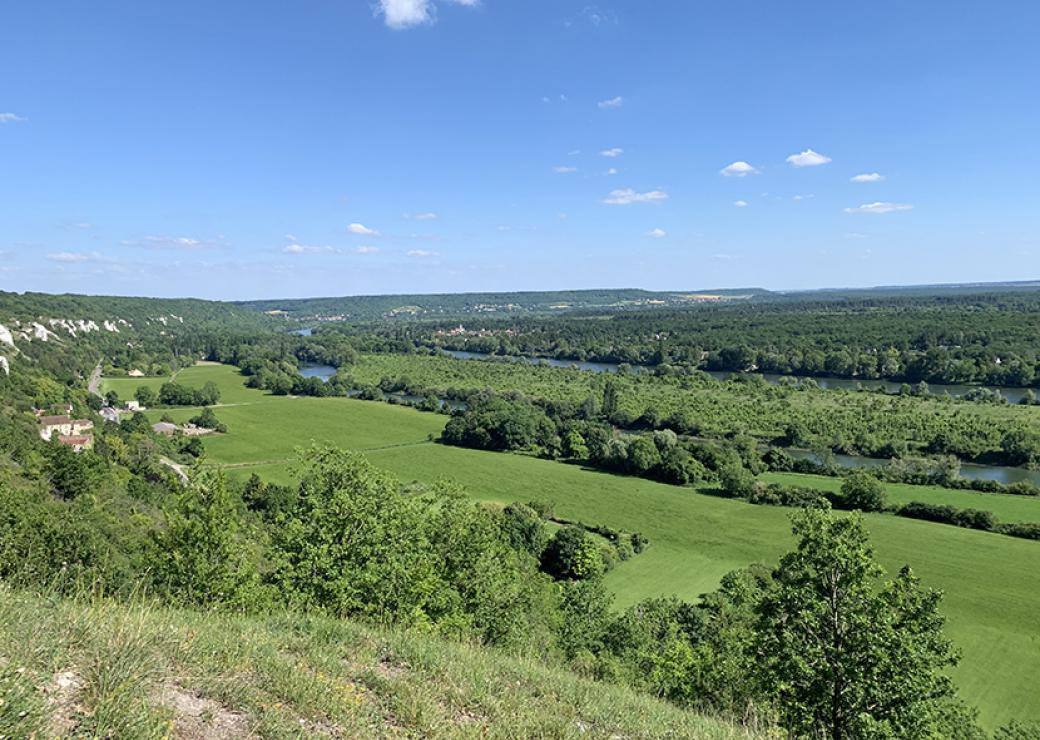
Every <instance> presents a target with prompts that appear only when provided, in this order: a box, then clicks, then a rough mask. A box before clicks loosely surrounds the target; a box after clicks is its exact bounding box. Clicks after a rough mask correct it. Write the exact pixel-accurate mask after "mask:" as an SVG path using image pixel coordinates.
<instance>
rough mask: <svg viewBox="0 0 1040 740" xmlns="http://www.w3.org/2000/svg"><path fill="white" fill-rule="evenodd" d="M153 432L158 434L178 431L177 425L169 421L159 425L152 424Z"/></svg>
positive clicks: (161, 422)
mask: <svg viewBox="0 0 1040 740" xmlns="http://www.w3.org/2000/svg"><path fill="white" fill-rule="evenodd" d="M152 430H153V431H156V432H175V431H177V425H176V424H171V423H170V422H168V421H160V422H159V423H158V424H152Z"/></svg>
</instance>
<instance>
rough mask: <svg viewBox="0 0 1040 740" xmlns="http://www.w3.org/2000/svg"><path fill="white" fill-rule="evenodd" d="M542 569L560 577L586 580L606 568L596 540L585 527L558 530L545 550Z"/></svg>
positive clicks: (557, 577)
mask: <svg viewBox="0 0 1040 740" xmlns="http://www.w3.org/2000/svg"><path fill="white" fill-rule="evenodd" d="M542 569H543V570H544V571H545V572H546V573H548V574H549V575H551V576H552V577H553V578H556V579H557V580H582V579H584V578H592V577H594V576H597V575H600V574H601V573H603V571H604V563H603V558H602V556H601V554H600V551H599V547H598V546H597V545H596V542H595V540H593V539H592V537H591V536H589V534H588V532H586V531H585V530H584V529H583V528H582V527H575V526H566V527H563V528H562V529H560V530H558V531H557V532H556V534H555V535H553V538H552V539H551V540H549V545H548V546H547V547H546V548H545V552H543V553H542Z"/></svg>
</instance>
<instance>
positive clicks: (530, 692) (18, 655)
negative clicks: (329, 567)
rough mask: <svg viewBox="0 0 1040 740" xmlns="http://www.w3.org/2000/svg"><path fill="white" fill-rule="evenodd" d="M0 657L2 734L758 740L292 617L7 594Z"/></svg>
mask: <svg viewBox="0 0 1040 740" xmlns="http://www.w3.org/2000/svg"><path fill="white" fill-rule="evenodd" d="M0 645H3V649H4V653H3V655H2V659H0V737H119V738H131V737H133V738H160V737H173V738H222V739H223V738H247V737H249V738H252V737H270V738H283V737H284V738H295V737H335V738H360V737H366V738H369V737H370V738H377V737H423V738H460V737H461V738H466V737H472V738H478V737H479V738H489V737H491V738H521V737H554V738H570V737H575V738H576V737H583V738H617V737H628V738H658V737H673V738H680V737H681V738H718V739H720V740H721V739H723V738H749V737H753V736H752V735H749V734H748V733H746V732H745V731H743V730H738V729H736V728H735V727H733V726H731V725H728V724H726V723H724V722H721V721H718V720H715V719H711V718H706V717H704V716H701V715H697V714H694V713H692V712H688V711H685V710H682V709H679V708H677V707H675V706H674V705H672V704H668V703H666V702H664V701H659V700H657V699H653V698H651V697H649V696H645V695H640V694H636V693H634V692H632V691H629V690H626V689H622V688H618V687H614V686H611V685H609V684H605V683H600V682H593V681H589V680H583V679H581V678H578V677H576V676H575V675H574V674H572V673H569V672H567V671H564V670H562V669H561V670H558V669H552V668H548V667H545V666H544V665H543V664H541V663H540V662H539V661H538V660H537V659H521V658H513V657H509V656H507V655H505V654H503V653H500V652H496V651H493V650H488V649H481V648H476V647H470V646H466V645H462V644H458V643H449V642H445V641H441V640H439V639H437V638H436V637H432V636H429V635H421V634H417V633H413V632H404V631H381V630H378V629H374V628H371V627H363V626H360V625H357V624H354V623H351V622H345V621H339V620H332V619H317V618H313V617H306V616H302V615H296V614H284V615H281V616H272V617H266V618H244V617H235V616H228V615H222V614H218V613H206V614H202V613H198V612H189V611H176V610H171V609H161V608H156V607H150V606H144V605H132V606H127V605H125V604H120V603H118V602H114V601H100V600H96V599H95V600H92V601H91V603H87V604H79V603H74V602H69V601H61V600H54V599H52V598H50V597H40V596H36V595H33V594H30V593H25V592H17V591H12V590H10V589H9V588H8V587H7V586H4V585H3V584H0Z"/></svg>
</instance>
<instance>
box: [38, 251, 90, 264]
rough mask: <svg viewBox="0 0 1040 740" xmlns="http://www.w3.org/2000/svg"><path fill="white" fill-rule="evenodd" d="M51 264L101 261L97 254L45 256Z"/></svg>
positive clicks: (76, 253)
mask: <svg viewBox="0 0 1040 740" xmlns="http://www.w3.org/2000/svg"><path fill="white" fill-rule="evenodd" d="M47 259H49V260H50V261H51V262H91V261H93V260H99V259H101V255H100V254H98V253H97V252H53V253H51V254H48V255H47Z"/></svg>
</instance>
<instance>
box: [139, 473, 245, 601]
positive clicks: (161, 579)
mask: <svg viewBox="0 0 1040 740" xmlns="http://www.w3.org/2000/svg"><path fill="white" fill-rule="evenodd" d="M167 521H168V526H167V528H166V529H165V530H163V531H161V532H158V533H157V534H156V535H155V536H154V537H155V551H154V562H155V570H154V578H155V581H156V583H157V585H159V586H160V587H162V588H165V589H166V590H167V591H168V592H169V593H170V595H171V596H172V597H173V598H174V599H176V600H179V601H183V602H185V603H188V604H199V605H202V604H205V605H216V604H225V605H233V606H237V607H240V608H256V607H257V606H258V603H257V599H258V598H259V593H260V592H259V590H258V584H259V580H258V573H257V570H256V567H255V564H253V563H251V562H250V561H249V559H248V557H247V556H246V549H245V547H244V544H243V543H242V542H240V541H239V538H238V532H239V529H240V528H241V524H240V522H239V520H238V515H237V513H236V510H235V504H234V499H233V497H232V496H231V493H230V492H229V490H228V486H227V481H226V480H225V478H224V475H223V474H222V473H204V474H201V475H200V476H199V477H197V478H195V479H194V480H193V481H192V482H191V484H190V485H189V486H187V487H186V488H185V489H184V490H183V491H182V492H181V493H180V495H179V496H178V497H177V501H176V503H175V505H174V506H173V508H172V509H171V510H170V511H169V512H168V513H167Z"/></svg>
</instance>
